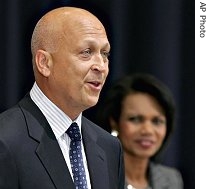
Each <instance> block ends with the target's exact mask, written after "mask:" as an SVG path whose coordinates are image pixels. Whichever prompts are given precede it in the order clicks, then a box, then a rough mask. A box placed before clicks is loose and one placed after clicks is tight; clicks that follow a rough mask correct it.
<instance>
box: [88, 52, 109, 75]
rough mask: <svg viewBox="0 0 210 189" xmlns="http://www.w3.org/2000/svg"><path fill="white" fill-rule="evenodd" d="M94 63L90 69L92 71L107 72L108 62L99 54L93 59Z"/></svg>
mask: <svg viewBox="0 0 210 189" xmlns="http://www.w3.org/2000/svg"><path fill="white" fill-rule="evenodd" d="M93 61H94V63H93V65H92V66H91V69H92V70H94V71H99V72H104V71H107V70H108V60H105V59H104V57H103V56H102V55H101V54H98V55H97V56H95V57H94V59H93Z"/></svg>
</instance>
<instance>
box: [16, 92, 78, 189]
mask: <svg viewBox="0 0 210 189" xmlns="http://www.w3.org/2000/svg"><path fill="white" fill-rule="evenodd" d="M19 105H20V108H21V109H22V110H23V113H24V115H25V118H26V122H27V126H28V131H29V135H30V136H31V137H32V138H33V139H34V140H36V141H37V142H39V145H38V148H37V150H36V154H37V156H38V157H39V159H40V161H41V162H42V164H43V166H44V167H45V169H46V171H47V173H48V174H49V176H50V178H51V180H52V182H53V183H54V185H55V188H57V189H73V188H74V184H73V181H72V179H71V176H70V173H69V170H68V168H67V165H66V162H65V160H64V157H63V154H62V152H61V149H60V147H59V145H58V142H57V140H56V138H55V136H54V133H53V131H52V129H51V127H50V126H49V124H48V122H47V120H46V119H45V117H44V116H43V114H42V113H41V111H40V110H39V109H38V107H37V106H36V105H35V104H34V103H33V101H32V100H31V98H30V97H29V95H28V96H27V97H25V98H24V99H23V100H22V101H21V102H20V103H19Z"/></svg>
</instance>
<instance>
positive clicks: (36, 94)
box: [30, 82, 91, 189]
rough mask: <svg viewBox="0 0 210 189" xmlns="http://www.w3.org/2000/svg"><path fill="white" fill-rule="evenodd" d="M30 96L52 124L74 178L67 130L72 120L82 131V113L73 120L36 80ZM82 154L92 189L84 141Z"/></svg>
mask: <svg viewBox="0 0 210 189" xmlns="http://www.w3.org/2000/svg"><path fill="white" fill-rule="evenodd" d="M30 96H31V99H32V100H33V101H34V103H35V104H36V105H37V106H38V107H39V109H40V110H41V111H42V113H43V114H44V116H45V117H46V119H47V121H48V123H49V125H50V126H51V128H52V130H53V133H54V135H55V137H56V139H57V141H58V144H59V146H60V148H61V151H62V153H63V156H64V159H65V161H66V164H67V167H68V169H69V172H70V174H71V176H72V179H73V174H72V169H71V164H70V158H69V150H70V142H71V139H70V137H69V136H68V135H67V134H66V133H65V132H66V130H67V129H68V128H69V126H70V125H71V124H72V122H76V123H77V124H78V126H79V129H80V132H81V118H82V113H81V114H80V115H79V116H78V117H77V118H76V119H75V120H71V119H70V118H69V117H68V116H67V115H66V114H65V113H64V112H63V111H62V110H61V109H59V108H58V107H57V106H56V105H55V104H53V102H51V101H50V100H49V99H48V98H47V97H46V96H45V95H44V93H43V92H42V91H41V90H40V88H39V87H38V85H37V84H36V82H35V83H34V85H33V87H32V89H31V91H30ZM81 137H82V133H81ZM82 154H83V161H84V167H85V173H86V179H87V184H88V188H89V189H91V184H90V176H89V171H88V166H87V159H86V155H85V151H84V146H83V143H82Z"/></svg>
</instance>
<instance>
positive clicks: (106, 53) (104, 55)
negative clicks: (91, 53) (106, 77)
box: [101, 51, 110, 58]
mask: <svg viewBox="0 0 210 189" xmlns="http://www.w3.org/2000/svg"><path fill="white" fill-rule="evenodd" d="M101 54H102V56H103V58H108V57H109V55H110V53H109V52H106V51H103V52H102V53H101Z"/></svg>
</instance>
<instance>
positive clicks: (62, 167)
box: [0, 95, 124, 189]
mask: <svg viewBox="0 0 210 189" xmlns="http://www.w3.org/2000/svg"><path fill="white" fill-rule="evenodd" d="M82 134H83V143H84V148H85V152H86V156H87V162H88V169H89V173H90V180H91V185H92V189H123V188H124V167H123V155H122V148H121V145H120V143H119V141H118V139H116V138H115V137H112V136H111V135H110V134H109V133H107V132H106V131H104V130H102V129H101V128H100V127H98V126H97V125H95V124H94V123H92V122H91V121H89V120H88V119H86V118H84V117H83V118H82ZM0 188H1V189H55V188H56V189H74V188H75V187H74V184H73V181H72V179H71V176H70V173H69V170H68V168H67V165H66V162H65V160H64V157H63V154H62V152H61V149H60V147H59V145H58V142H57V140H56V138H55V136H54V133H53V132H52V130H51V127H50V126H49V124H48V122H47V120H46V119H45V117H44V115H43V114H42V112H41V111H40V110H39V108H38V107H37V106H36V105H35V104H34V102H33V101H32V100H31V98H30V96H29V95H27V96H26V97H25V98H23V100H22V101H20V102H19V103H18V104H17V106H15V107H13V108H11V109H9V110H7V111H6V112H4V113H2V114H1V115H0Z"/></svg>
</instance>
